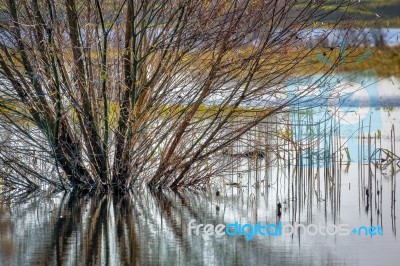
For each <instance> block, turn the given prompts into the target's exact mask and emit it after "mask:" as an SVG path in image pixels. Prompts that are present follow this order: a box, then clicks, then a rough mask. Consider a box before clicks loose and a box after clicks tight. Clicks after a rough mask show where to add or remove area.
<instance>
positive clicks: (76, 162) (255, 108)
mask: <svg viewBox="0 0 400 266" xmlns="http://www.w3.org/2000/svg"><path fill="white" fill-rule="evenodd" d="M325 2H326V1H317V2H315V1H295V0H285V1H275V0H267V1H255V0H252V1H250V0H240V1H204V0H202V1H192V0H190V1H189V0H172V1H155V0H154V1H153V0H150V1H148V0H124V1H109V0H88V1H75V0H63V1H61V0H60V1H59V0H31V1H28V0H7V1H6V3H4V2H3V1H2V4H1V14H0V19H1V26H0V34H1V42H0V49H1V51H0V75H1V91H2V95H1V101H0V104H1V108H0V113H1V114H0V116H1V120H2V123H1V126H0V130H2V131H3V132H9V133H10V134H11V135H12V137H10V138H9V140H8V141H7V145H8V147H7V149H2V150H0V160H1V162H2V164H3V165H7V169H9V170H8V172H7V176H8V180H9V182H10V180H13V182H14V184H15V185H18V186H23V187H26V186H28V187H29V186H31V184H40V183H41V182H45V183H46V184H50V185H54V186H56V187H63V188H74V189H89V190H92V189H100V190H110V189H119V190H126V189H129V188H131V187H132V186H135V185H141V184H149V185H150V186H151V187H153V188H155V187H160V188H161V187H171V188H180V187H185V186H190V185H201V184H205V183H207V181H208V180H209V178H210V177H211V176H213V175H215V174H218V173H219V172H221V171H223V170H224V169H225V167H227V166H228V163H226V162H224V161H223V160H219V159H218V158H219V157H218V156H222V155H223V149H224V147H227V146H228V145H230V144H231V143H232V142H234V141H235V140H237V139H239V138H240V137H241V136H242V135H243V134H245V133H246V132H247V131H249V130H250V129H251V128H253V127H254V126H256V125H257V124H258V123H259V122H260V121H263V120H264V119H265V118H266V117H269V116H272V115H274V114H276V113H278V112H281V111H284V110H285V107H286V106H287V105H288V104H289V103H290V102H291V101H292V100H293V99H290V100H289V99H287V98H285V82H286V81H287V80H288V79H289V78H291V77H293V76H296V75H298V74H299V73H301V74H304V72H305V71H306V70H307V71H306V72H307V74H308V75H311V74H313V73H317V72H321V71H323V73H324V74H325V76H326V75H328V74H329V72H330V71H331V70H332V69H333V67H331V68H324V69H322V70H321V69H316V68H312V67H310V62H309V60H308V59H309V58H310V56H314V48H315V47H316V46H317V45H318V44H314V45H313V47H311V48H307V49H306V47H307V43H306V40H305V38H303V37H301V35H300V34H299V33H300V32H303V33H304V32H307V31H310V30H311V29H312V27H313V25H315V23H318V21H323V20H324V19H325V18H327V17H328V16H330V15H332V14H334V13H335V12H337V11H338V10H339V9H340V10H341V12H339V13H340V14H341V17H339V18H338V21H340V20H345V21H348V22H351V18H348V17H345V16H346V13H345V12H343V10H345V9H346V7H348V6H349V5H352V1H345V0H343V1H338V2H340V3H338V4H337V5H336V8H335V9H334V10H332V9H330V10H329V11H324V9H322V8H321V7H323V6H324V4H325ZM338 21H337V22H338ZM336 25H337V23H335V24H333V25H332V26H331V27H332V28H334V27H335V26H336ZM304 36H305V35H304ZM327 51H328V52H330V53H332V56H334V53H333V52H334V51H333V52H332V49H330V50H329V49H328V50H327ZM337 57H338V58H333V61H335V60H336V59H338V60H339V59H340V58H339V57H340V56H337ZM312 90H313V89H312V87H310V89H309V90H305V91H303V92H301V93H300V94H299V95H298V97H302V96H304V95H306V94H308V93H311V92H312ZM260 99H262V100H260ZM285 99H286V100H285ZM2 134H3V133H2ZM1 141H3V140H1Z"/></svg>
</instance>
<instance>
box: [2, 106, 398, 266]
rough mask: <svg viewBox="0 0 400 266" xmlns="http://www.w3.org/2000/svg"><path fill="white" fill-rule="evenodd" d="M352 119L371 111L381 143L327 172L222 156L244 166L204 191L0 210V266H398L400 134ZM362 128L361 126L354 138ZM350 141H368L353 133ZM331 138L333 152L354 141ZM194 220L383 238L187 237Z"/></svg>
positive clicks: (46, 198)
mask: <svg viewBox="0 0 400 266" xmlns="http://www.w3.org/2000/svg"><path fill="white" fill-rule="evenodd" d="M371 110H372V111H371ZM357 112H358V116H357V117H358V118H357V119H358V121H360V114H364V116H368V115H365V114H369V113H373V112H375V113H379V117H380V119H381V125H380V128H379V137H378V138H377V137H376V134H375V135H374V138H373V139H370V143H374V145H370V147H371V148H370V149H369V150H368V149H363V150H362V149H361V148H359V147H360V145H358V146H357V147H356V148H355V150H353V148H351V146H347V147H346V148H348V149H347V151H349V153H350V154H351V157H352V158H351V159H349V158H348V157H346V156H343V153H340V154H339V153H337V154H336V157H335V158H341V159H339V160H337V161H335V162H334V163H333V164H332V165H325V168H324V167H321V165H320V164H309V165H306V164H305V165H306V166H305V167H303V168H301V169H300V168H298V167H294V166H293V164H291V163H290V162H291V160H290V159H288V158H289V157H290V152H289V151H288V150H287V149H283V150H282V153H281V154H280V153H279V152H275V153H274V156H272V157H274V158H272V157H271V158H269V159H270V160H271V162H272V163H269V164H266V162H267V160H266V159H265V158H244V159H243V158H237V157H238V156H236V157H235V158H230V159H235V160H236V159H237V160H238V163H240V164H241V167H240V168H239V169H235V170H232V172H231V173H227V175H226V176H221V177H219V178H217V179H215V180H214V181H213V183H212V184H210V188H209V189H206V190H184V191H179V192H173V191H164V192H151V191H148V190H146V189H138V190H134V191H132V192H131V194H130V195H126V196H123V197H122V196H118V195H104V196H97V197H93V196H90V195H74V194H68V193H58V194H50V193H47V194H46V193H44V192H36V193H31V194H27V195H25V196H23V197H22V196H20V197H18V198H14V199H11V200H7V201H4V202H2V203H1V204H0V264H1V265H398V263H399V261H400V240H399V236H398V233H399V232H398V230H399V228H400V222H399V219H397V218H396V216H397V215H398V214H399V213H400V207H399V206H400V204H399V202H398V201H396V200H397V199H398V197H399V196H400V189H399V187H400V186H399V185H396V183H398V182H399V181H400V179H399V176H400V174H399V173H398V172H399V169H400V160H399V158H398V157H396V156H394V155H393V154H400V153H399V148H400V142H399V140H400V138H399V137H400V135H399V136H396V135H395V134H394V133H396V132H397V133H399V132H400V123H399V122H398V121H397V119H400V109H398V108H394V107H392V108H388V107H386V108H379V107H374V108H371V109H370V110H365V108H364V109H363V108H360V109H359V110H357ZM370 117H371V116H370ZM350 118H351V117H348V118H347V119H350ZM367 120H369V121H370V120H371V119H367ZM371 122H372V123H375V124H376V121H371ZM371 128H372V129H371ZM367 129H368V130H367ZM371 130H374V127H371V126H370V125H369V126H367V127H366V129H364V131H363V132H364V133H367V132H368V131H371ZM374 133H376V132H374ZM399 134H400V133H399ZM347 137H350V138H351V139H352V140H353V142H355V143H362V144H363V145H364V144H365V143H368V137H366V136H365V135H363V134H360V133H357V134H353V135H351V136H347ZM338 138H339V140H341V141H338V142H337V143H342V146H346V143H351V141H348V139H347V140H346V139H343V136H340V135H339V136H338ZM346 141H348V142H346ZM282 145H285V144H282ZM333 146H334V145H333ZM288 147H289V146H288ZM377 148H379V149H380V150H381V151H388V152H393V153H391V154H392V155H391V156H392V157H390V156H387V155H385V154H381V155H380V156H379V158H378V159H377V157H376V156H375V155H374V157H373V158H374V159H373V160H372V159H371V160H368V159H366V157H368V158H372V156H371V154H372V153H373V151H374V150H375V149H377ZM342 151H343V150H342ZM366 154H368V155H366ZM346 158H347V159H346ZM225 159H226V158H225ZM228 159H229V158H228ZM239 159H240V160H239ZM357 159H358V160H357ZM322 160H324V161H326V158H322ZM239 161H240V162H239ZM315 165H318V167H315ZM326 167H328V168H329V171H328V170H327V169H326ZM191 220H195V224H196V225H199V224H213V225H218V224H224V225H228V224H232V223H235V222H238V223H241V224H246V223H249V224H256V223H257V222H261V223H262V224H271V223H272V224H275V225H278V224H279V223H281V224H282V225H295V224H302V225H305V226H307V225H310V224H315V225H316V226H319V227H326V226H333V225H335V226H339V225H346V226H347V227H348V229H349V230H352V229H353V228H359V227H360V226H365V227H367V228H369V227H371V226H377V227H378V226H379V227H381V228H383V234H382V235H380V234H376V235H374V236H371V235H370V234H368V235H365V233H364V232H363V233H361V234H360V235H358V234H357V233H352V232H351V231H350V232H349V233H348V234H347V235H338V234H336V235H327V234H325V235H323V234H316V235H307V234H306V233H305V232H304V230H303V231H302V229H299V230H295V231H294V232H292V233H291V234H283V235H278V236H269V235H264V236H262V235H257V236H255V237H254V238H253V239H251V240H246V236H244V235H239V236H238V235H235V236H229V235H226V234H225V235H223V236H220V237H217V236H208V235H204V234H202V231H201V230H200V231H199V232H200V234H199V235H196V233H195V230H191V231H190V233H191V235H189V229H188V224H189V222H190V221H191Z"/></svg>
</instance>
